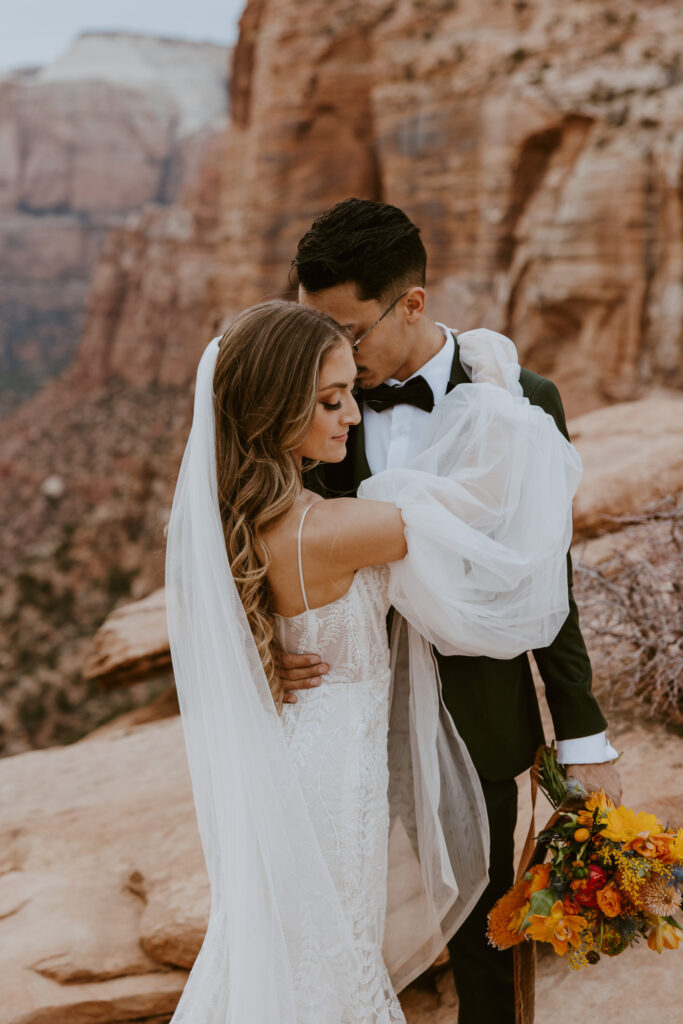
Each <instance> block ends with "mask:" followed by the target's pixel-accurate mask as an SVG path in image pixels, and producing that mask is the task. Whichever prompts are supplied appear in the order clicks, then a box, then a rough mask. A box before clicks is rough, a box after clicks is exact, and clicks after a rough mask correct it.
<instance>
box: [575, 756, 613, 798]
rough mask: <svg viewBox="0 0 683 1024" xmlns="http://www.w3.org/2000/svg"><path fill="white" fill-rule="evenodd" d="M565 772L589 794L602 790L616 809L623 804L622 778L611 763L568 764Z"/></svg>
mask: <svg viewBox="0 0 683 1024" xmlns="http://www.w3.org/2000/svg"><path fill="white" fill-rule="evenodd" d="M565 770H566V773H567V775H568V776H569V775H571V776H572V778H574V779H577V780H578V781H579V782H580V783H581V785H582V786H583V787H584V789H586V790H588V792H589V793H597V792H598V790H600V789H602V790H604V791H605V793H606V794H607V796H608V797H609V798H610V800H612V801H613V802H614V804H615V806H616V807H618V806H619V805H620V804H621V778H620V777H619V772H618V771H617V770H616V768H615V767H614V765H613V764H612V762H611V761H605V763H604V764H568V765H567V766H566V769H565Z"/></svg>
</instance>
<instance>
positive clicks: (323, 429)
mask: <svg viewBox="0 0 683 1024" xmlns="http://www.w3.org/2000/svg"><path fill="white" fill-rule="evenodd" d="M355 379H356V364H355V363H354V361H353V352H352V351H351V345H350V344H349V342H348V341H346V340H344V339H342V340H340V343H339V344H338V345H337V346H336V347H335V348H333V349H332V351H331V352H330V353H329V354H328V356H327V358H326V359H325V361H324V362H323V364H322V366H321V367H320V380H319V384H318V397H317V401H316V405H315V414H314V416H313V423H312V424H311V429H310V430H309V432H308V434H307V436H306V438H305V439H304V442H303V444H302V445H301V446H300V447H299V448H298V449H297V455H300V456H303V457H305V458H307V459H317V460H318V461H320V462H341V461H342V459H343V458H344V456H345V455H346V442H347V440H348V437H349V427H350V426H351V425H352V424H354V423H359V422H360V412H359V410H358V406H357V404H356V400H355V398H354V397H353V395H352V393H351V391H352V388H353V385H354V381H355Z"/></svg>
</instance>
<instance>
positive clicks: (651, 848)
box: [628, 836, 658, 857]
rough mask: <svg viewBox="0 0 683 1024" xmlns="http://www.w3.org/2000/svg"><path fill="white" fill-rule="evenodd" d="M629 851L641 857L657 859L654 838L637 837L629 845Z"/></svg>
mask: <svg viewBox="0 0 683 1024" xmlns="http://www.w3.org/2000/svg"><path fill="white" fill-rule="evenodd" d="M628 849H629V850H633V852H634V853H637V854H639V855H640V856H641V857H657V856H658V852H657V847H656V846H655V843H654V839H653V837H652V836H636V837H635V839H632V840H631V842H630V843H629V844H628Z"/></svg>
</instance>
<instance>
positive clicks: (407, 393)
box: [358, 377, 434, 412]
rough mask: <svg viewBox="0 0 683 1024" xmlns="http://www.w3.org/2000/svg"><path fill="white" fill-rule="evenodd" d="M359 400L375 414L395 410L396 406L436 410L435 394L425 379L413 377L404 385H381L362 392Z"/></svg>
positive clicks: (427, 410)
mask: <svg viewBox="0 0 683 1024" xmlns="http://www.w3.org/2000/svg"><path fill="white" fill-rule="evenodd" d="M358 398H359V399H360V400H361V401H362V402H363V403H364V404H365V405H367V406H368V407H369V408H370V409H374V411H375V412H382V410H383V409H393V407H394V406H395V405H414V406H415V407H416V408H417V409H424V411H425V412H431V411H432V409H433V408H434V394H433V392H432V389H431V388H430V386H429V384H428V383H427V381H426V380H425V379H424V377H411V379H410V380H409V381H407V382H406V383H405V384H402V385H391V384H380V385H379V387H377V388H368V390H367V391H361V392H360V394H359V395H358Z"/></svg>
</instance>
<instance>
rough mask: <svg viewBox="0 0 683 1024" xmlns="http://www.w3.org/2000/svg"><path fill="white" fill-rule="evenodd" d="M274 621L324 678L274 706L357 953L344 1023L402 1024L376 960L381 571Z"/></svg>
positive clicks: (384, 680)
mask: <svg viewBox="0 0 683 1024" xmlns="http://www.w3.org/2000/svg"><path fill="white" fill-rule="evenodd" d="M310 508H311V505H309V506H307V508H306V510H305V511H304V514H303V516H302V518H301V523H300V527H299V570H300V578H301V586H302V595H303V598H304V604H305V605H306V611H304V612H302V613H301V614H300V615H295V616H289V617H287V618H284V617H282V616H276V619H277V623H278V626H279V632H280V639H281V641H282V645H283V650H286V651H290V652H292V653H298V654H304V653H306V652H308V651H316V652H317V653H319V654H320V656H321V658H322V659H323V660H324V661H326V662H328V663H329V665H330V666H331V671H330V672H329V673H327V675H326V676H325V677H324V680H323V681H322V682H321V683H320V685H319V686H317V687H314V688H312V689H310V690H301V691H298V693H297V703H296V704H285V705H284V706H283V709H282V728H283V731H284V735H285V738H286V741H287V745H288V747H289V751H290V755H291V757H292V762H293V764H294V766H295V768H296V772H297V777H298V780H299V784H300V786H301V791H302V793H303V795H304V799H305V801H306V805H307V807H308V809H309V813H310V815H311V821H312V823H313V828H314V829H315V833H316V837H317V839H318V842H319V844H320V848H321V850H322V852H323V856H324V857H325V861H326V863H327V865H328V868H329V870H330V875H331V876H332V880H333V882H334V884H335V887H336V888H337V891H338V892H339V895H340V900H341V904H342V907H343V910H344V913H345V915H346V917H347V920H348V922H349V924H350V926H351V930H352V934H353V941H354V944H355V947H356V950H357V952H358V955H359V960H360V965H359V967H360V969H359V972H358V980H357V985H356V987H355V989H354V990H352V991H350V992H349V993H348V1010H347V1015H348V1016H347V1018H344V1019H348V1020H349V1022H356V1021H358V1022H361V1021H362V1022H367V1024H403V1022H404V1020H405V1018H404V1016H403V1013H402V1011H401V1007H400V1004H399V1002H398V999H397V997H396V993H395V992H394V989H393V987H392V984H391V980H390V978H389V973H388V971H387V968H386V966H385V964H384V960H383V959H382V940H383V937H384V923H385V913H386V897H387V862H388V850H389V802H388V799H387V790H388V785H389V766H388V761H387V731H388V726H389V690H390V682H391V668H390V664H389V647H388V644H387V629H386V616H387V612H388V611H389V570H388V568H387V567H386V566H380V567H368V568H365V569H360V570H359V571H358V572H357V573H356V574H355V576H354V579H353V583H352V584H351V587H350V589H349V590H348V591H347V592H346V594H344V595H343V597H341V598H339V599H338V600H337V601H333V602H331V603H330V604H326V605H324V606H322V607H319V608H313V609H311V608H309V606H308V601H307V599H306V591H305V587H304V582H303V573H302V570H301V528H302V527H303V525H304V519H305V516H306V512H308V510H309V509H310Z"/></svg>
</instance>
